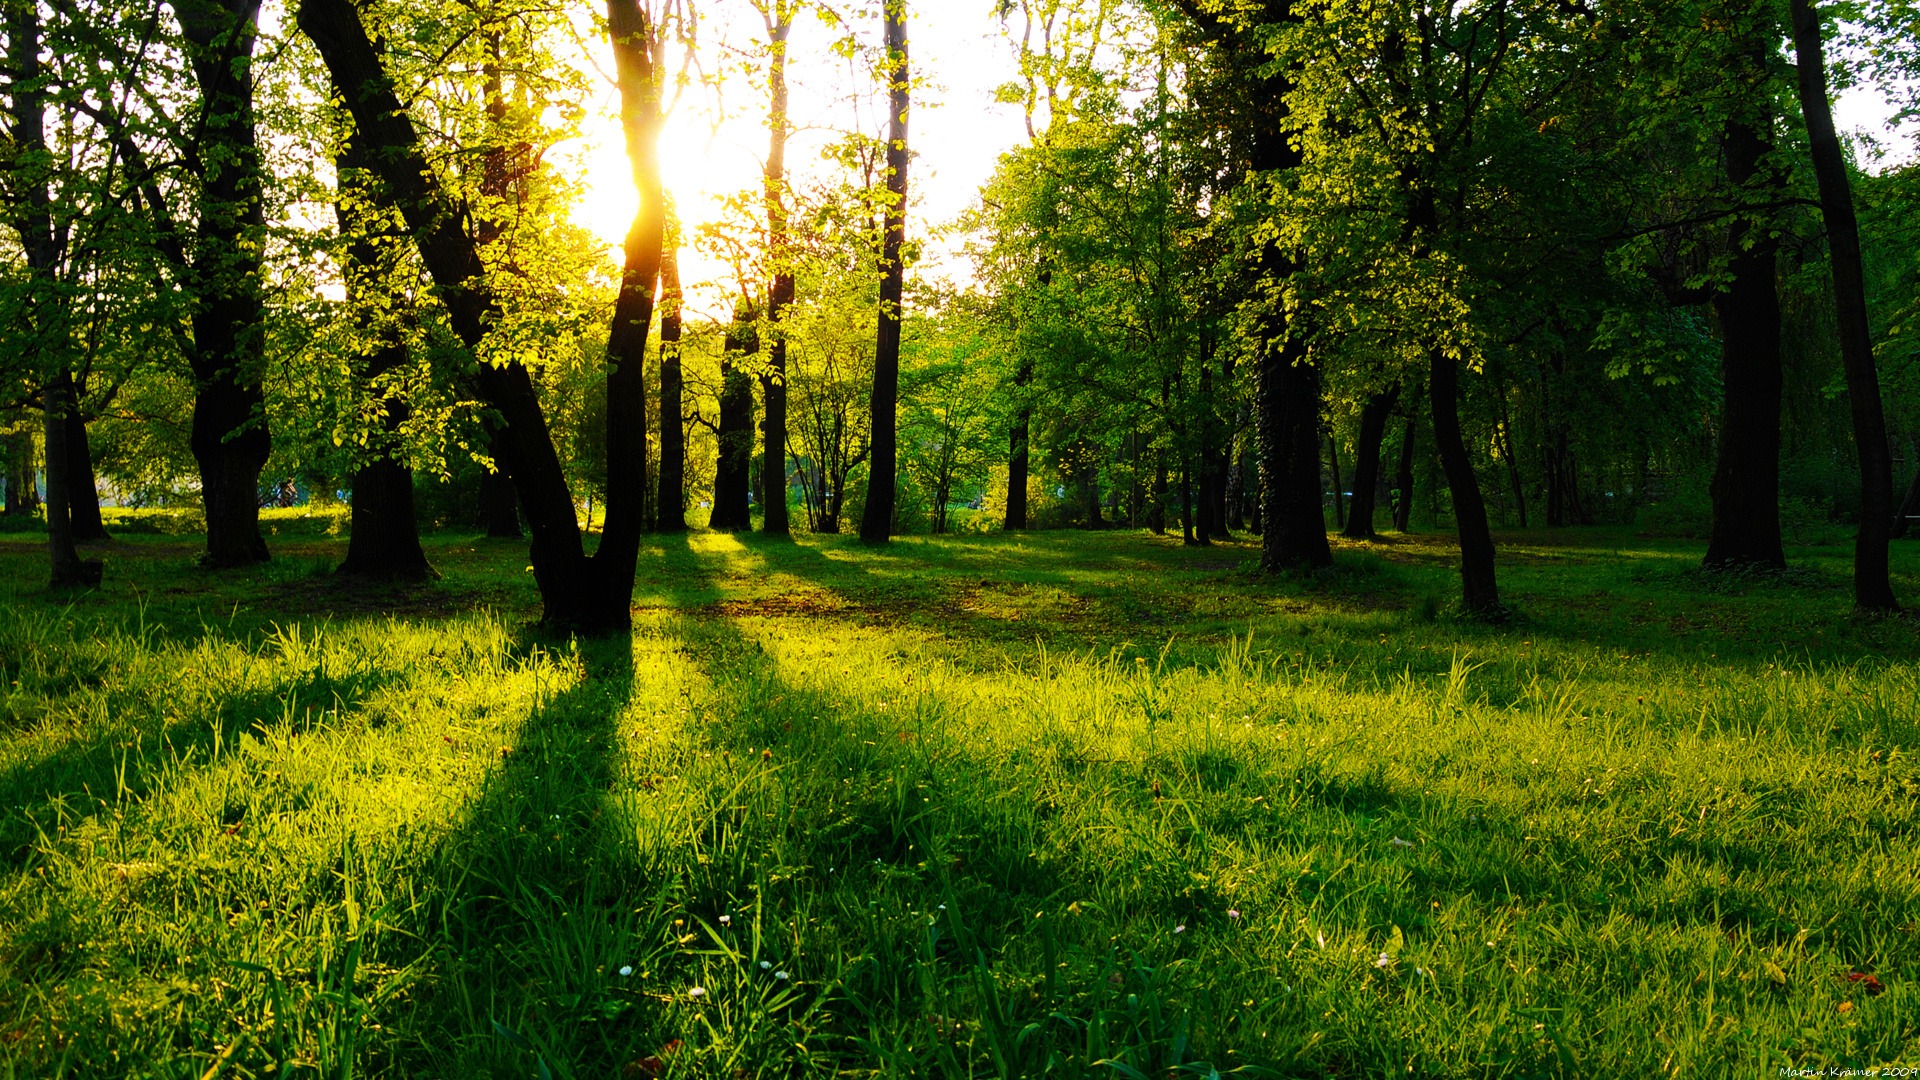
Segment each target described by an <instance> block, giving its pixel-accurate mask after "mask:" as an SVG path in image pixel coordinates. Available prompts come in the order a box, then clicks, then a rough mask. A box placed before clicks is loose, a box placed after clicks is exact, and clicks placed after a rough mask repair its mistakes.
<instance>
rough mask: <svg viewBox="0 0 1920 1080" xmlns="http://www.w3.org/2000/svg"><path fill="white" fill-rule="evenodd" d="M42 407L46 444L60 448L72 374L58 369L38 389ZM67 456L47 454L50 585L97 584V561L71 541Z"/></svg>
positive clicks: (69, 415)
mask: <svg viewBox="0 0 1920 1080" xmlns="http://www.w3.org/2000/svg"><path fill="white" fill-rule="evenodd" d="M40 393H41V395H42V397H43V398H44V404H45V407H46V444H47V445H48V446H50V447H61V446H64V445H65V444H66V441H67V425H68V424H69V423H78V421H77V420H73V419H72V417H73V414H74V394H73V376H71V375H69V374H68V373H67V372H65V371H62V372H60V373H59V374H58V375H56V376H54V378H53V379H52V380H51V381H50V382H48V383H47V385H46V386H45V387H44V388H42V389H41V391H40ZM69 473H70V466H69V464H68V459H67V455H66V454H64V453H49V454H48V455H47V548H48V553H49V555H51V559H50V562H51V563H52V575H51V584H52V586H53V587H54V588H56V589H67V588H78V587H84V586H90V585H98V584H100V576H101V575H100V570H101V564H100V562H99V561H98V560H89V561H86V562H82V561H81V560H80V553H79V551H78V550H77V549H76V548H75V547H74V543H73V519H72V517H71V501H70V498H69V496H70V493H71V485H70V483H69V481H70V480H71V477H70V475H69Z"/></svg>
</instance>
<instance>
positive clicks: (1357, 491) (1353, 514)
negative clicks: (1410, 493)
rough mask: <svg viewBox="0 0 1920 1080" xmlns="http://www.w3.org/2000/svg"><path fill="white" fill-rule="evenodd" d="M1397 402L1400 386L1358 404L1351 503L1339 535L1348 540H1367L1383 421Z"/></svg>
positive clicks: (1377, 481) (1377, 484)
mask: <svg viewBox="0 0 1920 1080" xmlns="http://www.w3.org/2000/svg"><path fill="white" fill-rule="evenodd" d="M1399 401H1400V385H1399V384H1398V383H1395V384H1394V385H1393V386H1390V387H1388V388H1387V389H1385V390H1383V391H1381V392H1379V393H1377V394H1369V395H1368V396H1367V401H1366V404H1364V405H1362V406H1361V407H1360V437H1359V441H1358V443H1357V444H1356V445H1355V446H1354V448H1353V502H1352V503H1351V504H1350V505H1349V506H1348V507H1347V525H1346V528H1345V529H1344V530H1342V531H1341V535H1342V536H1345V537H1347V538H1348V539H1350V540H1371V539H1373V537H1374V533H1373V507H1374V499H1375V497H1376V493H1377V491H1378V489H1379V487H1380V444H1381V443H1382V442H1384V441H1385V440H1386V437H1387V421H1388V420H1390V419H1392V418H1393V408H1394V406H1395V405H1397V404H1398V403H1399Z"/></svg>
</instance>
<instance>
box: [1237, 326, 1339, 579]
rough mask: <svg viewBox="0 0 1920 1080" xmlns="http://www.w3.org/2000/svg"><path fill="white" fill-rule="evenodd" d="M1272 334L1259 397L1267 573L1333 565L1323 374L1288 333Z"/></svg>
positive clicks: (1262, 365) (1263, 360)
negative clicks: (1323, 483)
mask: <svg viewBox="0 0 1920 1080" xmlns="http://www.w3.org/2000/svg"><path fill="white" fill-rule="evenodd" d="M1277 330H1278V332H1269V333H1268V334H1266V335H1265V338H1266V340H1265V343H1264V347H1263V349H1262V355H1261V359H1260V368H1259V372H1258V379H1257V380H1256V384H1255V388H1254V393H1255V398H1256V401H1255V410H1256V416H1255V421H1256V423H1257V425H1258V427H1259V440H1260V486H1261V491H1260V500H1261V505H1260V524H1261V526H1262V527H1263V529H1264V531H1263V532H1262V533H1261V536H1260V568H1261V569H1262V570H1263V571H1265V572H1267V573H1274V572H1276V571H1279V570H1284V569H1288V568H1293V567H1303V566H1304V567H1317V566H1331V565H1333V549H1332V548H1331V547H1329V546H1328V544H1327V518H1326V510H1325V504H1324V503H1323V502H1322V501H1321V496H1320V374H1319V372H1318V370H1316V369H1315V368H1314V367H1313V366H1312V365H1311V364H1310V363H1309V362H1308V361H1307V359H1306V356H1305V348H1304V346H1302V345H1300V344H1298V343H1297V342H1296V341H1295V340H1294V339H1293V338H1292V337H1291V336H1288V335H1287V334H1286V332H1285V328H1284V327H1280V328H1277Z"/></svg>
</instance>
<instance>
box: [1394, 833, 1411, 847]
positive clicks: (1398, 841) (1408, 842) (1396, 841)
mask: <svg viewBox="0 0 1920 1080" xmlns="http://www.w3.org/2000/svg"><path fill="white" fill-rule="evenodd" d="M1388 842H1389V843H1391V844H1392V845H1393V846H1394V847H1412V846H1413V841H1411V840H1402V839H1400V838H1399V837H1397V836H1396V837H1394V838H1393V839H1392V840H1390V841H1388Z"/></svg>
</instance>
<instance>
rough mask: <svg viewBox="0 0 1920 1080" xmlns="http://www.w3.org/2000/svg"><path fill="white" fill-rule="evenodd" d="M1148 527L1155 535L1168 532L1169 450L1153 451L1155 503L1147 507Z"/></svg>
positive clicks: (1162, 534)
mask: <svg viewBox="0 0 1920 1080" xmlns="http://www.w3.org/2000/svg"><path fill="white" fill-rule="evenodd" d="M1147 528H1149V529H1152V530H1153V533H1154V535H1155V536H1165V535H1166V534H1167V452H1166V451H1165V450H1161V449H1156V450H1155V451H1154V452H1153V504H1152V505H1151V506H1149V507H1148V508H1147Z"/></svg>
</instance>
